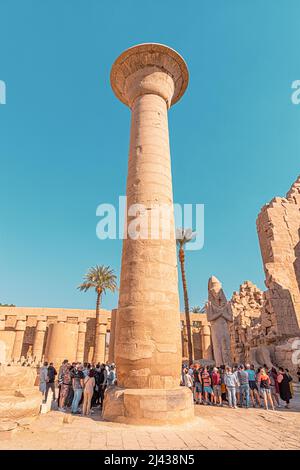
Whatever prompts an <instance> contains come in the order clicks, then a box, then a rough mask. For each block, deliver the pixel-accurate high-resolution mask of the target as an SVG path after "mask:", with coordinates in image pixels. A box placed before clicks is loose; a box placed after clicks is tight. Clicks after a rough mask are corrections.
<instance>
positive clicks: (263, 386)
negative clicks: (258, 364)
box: [257, 368, 275, 411]
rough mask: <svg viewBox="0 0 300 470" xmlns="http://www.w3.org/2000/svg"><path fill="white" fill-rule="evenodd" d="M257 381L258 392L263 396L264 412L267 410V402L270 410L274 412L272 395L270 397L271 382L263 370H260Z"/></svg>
mask: <svg viewBox="0 0 300 470" xmlns="http://www.w3.org/2000/svg"><path fill="white" fill-rule="evenodd" d="M257 380H258V381H259V385H260V391H261V393H262V395H263V399H264V405H265V410H268V409H269V408H268V402H269V403H270V405H271V408H272V410H273V411H274V410H275V408H274V403H273V400H272V395H271V380H270V377H269V376H268V374H267V372H266V370H265V369H264V368H262V369H261V370H260V373H259V377H258V379H257Z"/></svg>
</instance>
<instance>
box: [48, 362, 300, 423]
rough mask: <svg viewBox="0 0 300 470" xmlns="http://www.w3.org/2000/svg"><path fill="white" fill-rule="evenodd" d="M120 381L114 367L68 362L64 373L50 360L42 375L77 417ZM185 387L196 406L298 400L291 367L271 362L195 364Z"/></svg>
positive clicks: (275, 404)
mask: <svg viewBox="0 0 300 470" xmlns="http://www.w3.org/2000/svg"><path fill="white" fill-rule="evenodd" d="M116 380H117V377H116V367H115V365H114V364H110V365H108V364H96V365H95V364H90V363H80V362H73V363H69V361H68V360H67V359H65V360H64V361H63V363H62V364H61V366H60V368H59V370H58V372H57V370H56V369H55V367H54V365H53V363H52V362H51V363H50V364H48V362H44V364H43V366H42V367H41V368H40V372H39V381H40V384H39V387H40V391H41V392H42V394H43V401H44V402H45V403H46V402H47V399H48V394H49V391H50V390H51V392H52V399H53V401H56V402H57V407H58V410H59V411H63V412H65V411H68V410H69V411H70V412H71V413H72V414H82V415H90V414H93V412H94V410H93V408H100V409H101V408H102V406H103V401H104V393H105V390H106V389H107V387H109V386H112V385H114V384H115V383H116ZM181 384H182V385H183V386H186V387H188V388H189V389H190V390H191V391H192V393H193V399H194V403H195V404H196V405H198V404H199V405H200V404H201V405H213V406H224V405H226V406H229V407H230V408H237V407H238V406H239V407H245V408H249V407H250V405H251V404H252V406H253V407H254V408H255V407H264V408H265V409H266V410H268V409H271V410H275V408H281V407H282V406H285V407H286V408H289V406H290V405H289V404H290V400H291V399H292V397H293V385H292V377H291V375H290V374H289V371H288V369H283V368H282V367H279V368H275V367H272V368H270V369H268V367H267V366H266V364H265V365H264V366H263V367H259V368H257V369H255V367H254V365H250V364H246V365H240V366H236V367H230V366H221V367H212V366H201V365H200V364H199V363H195V364H191V365H190V367H187V366H183V369H182V382H181ZM56 385H58V387H56ZM280 399H281V400H282V401H283V404H281V403H280Z"/></svg>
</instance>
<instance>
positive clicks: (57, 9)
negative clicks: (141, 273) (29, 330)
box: [0, 0, 300, 308]
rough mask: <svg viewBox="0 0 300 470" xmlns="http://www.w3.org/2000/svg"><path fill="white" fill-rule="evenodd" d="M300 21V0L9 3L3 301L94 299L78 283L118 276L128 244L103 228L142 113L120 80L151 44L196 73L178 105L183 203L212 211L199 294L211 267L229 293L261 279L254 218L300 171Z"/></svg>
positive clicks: (4, 13)
mask: <svg viewBox="0 0 300 470" xmlns="http://www.w3.org/2000/svg"><path fill="white" fill-rule="evenodd" d="M299 17H300V2H299V1H298V0H294V1H293V0H289V1H288V2H283V1H281V0H243V1H240V0H215V1H204V0H194V1H192V0H190V1H185V2H182V1H179V0H163V1H162V0H151V1H150V0H126V1H123V0H114V1H102V0H88V1H80V0H63V1H62V0H51V1H50V0H43V1H40V0H18V1H17V0H0V18H1V27H0V80H4V81H5V82H6V86H7V104H6V105H4V106H2V105H1V106H0V176H1V179H0V181H1V184H0V216H1V224H0V302H9V303H11V302H12V303H15V304H17V305H19V306H45V307H46V306H47V307H70V308H93V307H94V294H93V293H90V294H83V293H80V292H78V291H76V289H75V287H76V286H77V285H78V283H79V282H80V281H81V278H82V275H83V274H84V273H85V271H86V270H87V268H88V267H89V266H91V265H94V264H96V263H98V264H109V265H111V266H112V267H113V268H115V270H116V271H117V273H118V275H119V271H120V259H121V242H120V241H100V240H98V239H97V238H96V233H95V228H96V223H97V220H98V219H97V217H96V214H95V211H96V207H97V205H98V204H100V203H102V202H110V203H113V204H115V203H116V202H117V200H118V196H119V195H120V194H121V195H122V194H124V193H125V180H126V171H127V154H128V142H129V125H130V122H129V119H130V111H129V109H128V108H126V107H125V106H124V105H122V104H121V103H120V102H119V101H118V100H117V99H116V98H115V97H114V95H113V93H112V91H111V89H110V83H109V73H110V68H111V65H112V63H113V61H114V60H115V59H116V57H117V56H118V55H119V54H120V53H121V52H122V51H123V50H124V49H126V48H127V47H129V46H132V45H135V44H137V43H143V42H159V43H164V44H167V45H169V46H171V47H173V48H174V49H176V50H178V51H179V52H180V53H181V54H182V55H183V57H184V58H185V60H186V62H187V64H188V67H189V71H190V84H189V88H188V90H187V92H186V94H185V95H184V97H183V99H182V100H181V101H180V102H179V103H178V104H177V105H176V106H174V108H172V109H171V110H170V113H169V123H170V136H171V153H172V171H173V184H174V199H175V201H176V202H179V203H188V202H189V203H204V204H205V245H204V248H203V249H202V250H201V251H196V252H189V253H187V257H186V269H187V275H188V287H189V292H190V303H191V305H192V306H193V305H197V304H203V302H204V301H205V299H206V295H207V294H206V293H207V279H208V277H209V276H210V275H212V274H215V275H216V276H217V277H219V279H220V280H221V281H223V286H224V289H225V292H226V294H227V295H228V296H231V294H232V291H233V290H236V289H238V287H239V284H240V283H242V282H243V281H244V280H246V279H250V280H252V281H253V282H255V283H256V284H257V285H258V286H259V287H261V288H263V287H264V274H263V267H262V262H261V257H260V251H259V246H258V240H257V234H256V225H255V221H256V217H257V214H258V212H259V211H260V208H261V207H262V206H263V205H264V204H265V203H266V202H268V201H269V200H270V199H272V198H273V196H276V195H285V193H286V192H287V190H288V189H289V187H290V185H291V184H292V182H293V181H294V180H295V179H296V177H297V175H298V174H299V155H300V105H299V106H296V105H293V104H292V103H291V99H290V97H291V92H292V90H291V83H292V81H293V80H296V79H300V54H299V44H300V29H299ZM180 287H181V286H180ZM116 305H117V296H112V295H107V296H106V298H104V299H103V307H104V308H111V307H115V306H116Z"/></svg>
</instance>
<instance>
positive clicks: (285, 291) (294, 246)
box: [231, 177, 300, 376]
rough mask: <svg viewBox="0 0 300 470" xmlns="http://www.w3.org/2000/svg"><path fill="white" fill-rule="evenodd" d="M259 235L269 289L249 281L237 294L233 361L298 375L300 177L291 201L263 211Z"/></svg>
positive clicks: (274, 203) (277, 202)
mask: <svg viewBox="0 0 300 470" xmlns="http://www.w3.org/2000/svg"><path fill="white" fill-rule="evenodd" d="M257 232H258V238H259V243H260V248H261V254H262V260H263V265H264V270H265V275H266V281H265V284H266V287H267V290H266V291H265V292H262V291H260V290H259V289H258V288H257V287H256V286H255V285H254V284H252V283H251V282H250V281H246V282H245V283H244V284H242V285H241V287H240V290H239V292H235V293H234V294H233V297H232V299H231V304H232V311H233V317H234V321H233V326H232V329H231V350H232V354H233V359H234V360H235V361H236V362H244V361H251V362H254V363H256V364H263V363H266V364H277V365H281V366H283V367H286V368H288V369H290V371H291V373H292V374H293V375H294V376H295V374H296V369H297V364H299V363H300V354H299V350H300V177H299V178H298V179H297V180H296V182H295V183H294V184H293V185H292V187H291V189H290V191H289V192H288V193H287V195H286V197H285V198H284V197H282V198H280V197H276V198H274V199H272V201H271V202H270V203H269V204H266V205H265V206H264V207H263V208H262V210H261V212H260V214H259V215H258V218H257Z"/></svg>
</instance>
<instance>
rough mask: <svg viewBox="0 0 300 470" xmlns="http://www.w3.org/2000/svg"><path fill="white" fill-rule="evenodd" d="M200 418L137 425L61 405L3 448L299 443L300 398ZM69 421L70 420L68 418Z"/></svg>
mask: <svg viewBox="0 0 300 470" xmlns="http://www.w3.org/2000/svg"><path fill="white" fill-rule="evenodd" d="M195 415H196V416H195V419H194V420H193V421H192V422H190V423H188V424H185V425H181V426H162V427H150V426H132V425H130V426H129V425H121V424H117V423H109V422H104V421H102V419H101V417H100V413H99V411H96V412H95V414H94V415H92V417H81V416H71V415H69V414H65V413H61V412H59V411H51V412H50V413H48V414H45V415H40V416H38V417H37V418H36V419H35V420H34V421H33V422H32V423H31V424H28V425H26V424H25V425H24V427H23V428H21V429H20V430H18V431H17V432H16V433H14V434H13V435H12V436H11V437H10V438H8V439H1V440H0V449H14V450H23V449H98V450H100V449H102V450H122V449H123V450H138V449H146V450H147V449H149V450H150V449H152V450H153V449H160V450H169V449H177V450H178V449H183V450H189V449H199V450H204V449H247V450H249V449H300V400H299V398H298V399H297V400H293V404H292V407H291V409H290V410H285V409H279V410H278V411H275V412H272V411H265V410H263V409H257V408H256V409H253V408H250V409H248V410H247V409H244V408H243V409H240V408H239V409H236V410H231V409H229V408H227V407H223V408H219V407H213V406H201V405H198V406H195ZM66 421H69V422H66Z"/></svg>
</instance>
